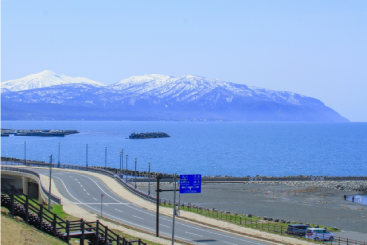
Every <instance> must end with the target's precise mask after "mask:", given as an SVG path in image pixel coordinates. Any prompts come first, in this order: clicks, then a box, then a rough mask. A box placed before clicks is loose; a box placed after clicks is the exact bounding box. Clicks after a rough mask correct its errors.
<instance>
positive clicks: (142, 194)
mask: <svg viewBox="0 0 367 245" xmlns="http://www.w3.org/2000/svg"><path fill="white" fill-rule="evenodd" d="M1 164H3V165H23V166H24V165H25V164H24V162H2V163H1ZM26 166H32V167H44V168H49V167H50V164H49V163H40V162H31V163H30V162H27V165H26ZM2 168H3V166H2ZM52 168H60V169H75V170H81V171H89V172H94V173H98V174H103V175H106V176H108V177H111V178H114V179H116V181H117V182H118V183H119V184H120V185H122V186H123V187H125V188H126V189H127V190H128V191H130V192H131V193H133V194H135V195H137V196H139V197H141V198H143V199H145V200H147V201H150V202H154V203H155V202H156V201H157V199H156V197H154V196H151V195H148V194H147V193H145V192H143V191H141V190H138V189H135V188H134V187H133V186H131V185H130V184H129V183H127V182H126V181H125V180H124V179H122V178H120V177H119V176H118V175H117V174H115V173H113V172H111V171H107V170H104V169H100V168H94V167H88V168H87V167H84V166H79V165H70V164H56V163H53V164H52ZM15 169H17V168H15ZM28 171H31V170H28ZM31 172H33V171H31ZM34 173H36V172H34ZM36 174H37V176H38V177H39V175H38V173H36ZM42 190H43V191H44V187H42ZM47 193H48V192H47ZM51 200H52V199H51Z"/></svg>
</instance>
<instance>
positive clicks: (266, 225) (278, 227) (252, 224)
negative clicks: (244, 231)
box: [161, 203, 339, 241]
mask: <svg viewBox="0 0 367 245" xmlns="http://www.w3.org/2000/svg"><path fill="white" fill-rule="evenodd" d="M161 206H163V207H169V208H173V204H171V203H161ZM180 209H181V210H184V211H188V212H192V213H196V214H199V215H203V216H205V217H209V218H213V219H217V220H223V221H227V222H230V223H233V224H237V225H240V226H243V227H247V228H253V229H256V230H260V231H265V232H268V233H273V234H280V235H287V234H285V233H284V232H285V231H286V230H287V227H288V225H290V224H289V223H282V222H275V221H268V220H264V219H263V218H262V217H257V216H252V217H248V216H246V215H243V214H236V213H231V212H229V213H228V212H220V211H218V210H212V209H205V208H198V207H193V206H190V207H188V206H184V207H182V206H181V207H180ZM309 225H310V227H315V226H316V225H318V224H309ZM318 226H319V227H320V228H327V230H328V231H331V232H333V231H339V230H338V229H335V228H334V227H329V226H321V225H318ZM287 236H288V235H287ZM296 237H297V238H299V239H302V240H306V239H305V238H304V237H299V236H296ZM308 241H309V240H308Z"/></svg>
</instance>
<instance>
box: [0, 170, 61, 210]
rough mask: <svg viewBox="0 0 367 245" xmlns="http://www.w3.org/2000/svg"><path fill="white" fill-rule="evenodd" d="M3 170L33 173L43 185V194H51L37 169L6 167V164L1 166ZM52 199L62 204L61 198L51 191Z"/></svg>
mask: <svg viewBox="0 0 367 245" xmlns="http://www.w3.org/2000/svg"><path fill="white" fill-rule="evenodd" d="M1 171H12V172H21V173H27V174H32V175H34V176H36V177H37V178H38V179H39V181H40V185H41V189H42V192H43V194H45V195H46V196H47V197H48V196H49V192H48V190H47V189H46V187H45V186H44V185H43V183H42V179H41V176H40V175H39V173H37V172H35V171H32V170H29V169H24V168H14V167H4V166H1ZM51 201H53V202H55V203H57V204H61V198H60V197H58V196H56V195H54V194H52V193H51Z"/></svg>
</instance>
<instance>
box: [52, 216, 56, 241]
mask: <svg viewBox="0 0 367 245" xmlns="http://www.w3.org/2000/svg"><path fill="white" fill-rule="evenodd" d="M56 219H57V214H54V220H53V222H52V226H53V227H54V236H56V225H57V223H56Z"/></svg>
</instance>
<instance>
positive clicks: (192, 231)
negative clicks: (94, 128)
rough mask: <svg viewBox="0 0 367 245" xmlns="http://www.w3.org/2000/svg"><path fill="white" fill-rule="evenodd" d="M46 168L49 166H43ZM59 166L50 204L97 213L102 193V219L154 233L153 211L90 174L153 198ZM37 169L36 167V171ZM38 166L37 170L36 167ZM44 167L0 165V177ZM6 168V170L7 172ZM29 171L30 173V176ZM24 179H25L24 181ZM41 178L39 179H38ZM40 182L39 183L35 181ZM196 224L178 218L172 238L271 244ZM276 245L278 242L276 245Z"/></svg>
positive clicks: (167, 221) (165, 220)
mask: <svg viewBox="0 0 367 245" xmlns="http://www.w3.org/2000/svg"><path fill="white" fill-rule="evenodd" d="M47 165H49V164H47ZM58 166H60V165H57V164H53V165H52V167H53V170H52V171H53V173H52V174H53V175H52V180H53V182H54V183H55V185H56V187H57V190H58V191H59V193H60V196H61V197H62V198H60V197H59V198H60V199H57V198H58V197H56V196H53V197H51V198H52V199H51V201H52V202H54V203H59V204H63V203H65V204H66V203H72V204H74V205H77V206H79V207H81V208H83V209H85V210H87V211H90V212H92V213H96V214H99V213H100V210H101V209H100V208H101V207H102V206H101V202H100V196H101V194H102V193H103V194H104V198H103V217H104V218H107V219H110V220H113V221H116V222H119V223H121V224H124V225H127V226H130V227H134V228H135V229H138V230H141V231H145V232H147V233H151V234H154V233H155V228H156V227H155V226H156V222H155V218H156V215H155V212H154V211H151V210H148V209H146V208H143V207H141V205H136V204H134V203H132V202H131V201H130V200H129V198H128V197H125V198H124V196H121V195H118V194H116V190H111V188H110V187H109V186H107V185H106V184H105V183H104V182H103V181H102V180H101V179H99V178H94V177H93V176H91V175H90V174H91V173H97V174H102V175H104V176H106V177H108V178H109V179H111V180H113V181H115V182H117V183H119V185H120V187H119V188H123V189H125V191H126V190H128V191H129V192H130V193H132V194H134V196H138V197H139V198H142V199H141V200H144V201H143V202H144V203H145V204H146V205H148V204H151V205H153V204H154V203H155V202H156V198H155V197H154V196H151V195H148V194H147V193H144V192H142V191H140V190H138V189H135V188H134V187H133V186H131V185H130V184H128V183H127V182H125V180H124V179H122V178H120V177H119V176H118V175H116V174H114V173H112V172H109V171H106V170H103V169H95V168H86V167H83V166H75V165H61V168H57V167H58ZM37 167H38V168H37ZM39 167H41V168H39ZM45 167H47V166H45V164H32V166H27V167H26V168H23V167H22V168H16V170H15V169H9V168H10V167H9V166H5V165H4V163H3V164H2V175H3V174H4V173H5V172H7V173H9V172H13V176H15V175H16V174H15V173H14V172H18V174H19V173H21V175H24V176H28V177H29V176H30V175H33V176H36V175H37V174H38V175H39V176H41V175H45V176H47V175H48V172H49V171H48V169H47V168H45ZM7 168H8V169H7ZM65 170H78V171H65ZM30 172H33V173H30ZM28 177H25V178H28ZM40 179H41V178H40ZM26 181H27V180H26V179H25V180H24V179H23V180H22V185H25V184H23V183H25V182H26ZM39 183H40V182H39ZM40 184H41V187H40V189H39V191H40V192H42V193H43V194H41V195H40V196H41V198H42V200H43V202H47V201H48V200H47V198H48V196H49V195H48V191H47V190H46V188H44V187H42V183H40ZM199 223H200V222H197V223H196V222H190V221H185V220H182V219H178V220H176V223H175V226H176V231H175V233H176V235H175V239H177V240H178V241H181V242H184V243H188V244H207V242H217V243H220V244H226V243H227V244H228V243H230V244H252V245H253V244H257V245H262V244H273V242H271V241H270V239H268V240H267V239H258V238H253V237H252V238H251V237H248V236H245V235H243V234H241V233H233V232H231V231H224V230H220V229H218V228H215V227H209V226H207V225H199ZM159 225H160V227H159V228H160V236H161V237H163V238H166V239H168V240H169V239H170V237H171V232H172V219H171V218H169V217H166V216H162V218H161V220H160V224H159ZM277 244H279V243H277Z"/></svg>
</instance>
